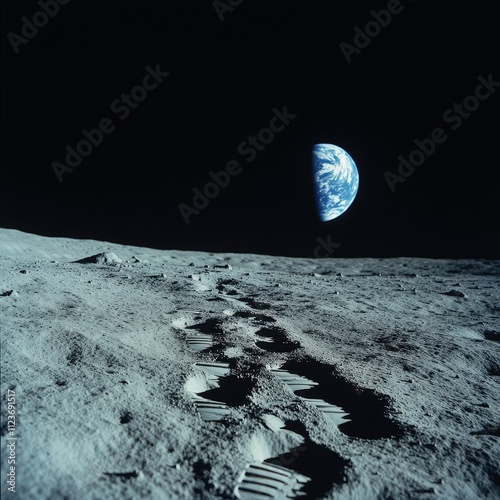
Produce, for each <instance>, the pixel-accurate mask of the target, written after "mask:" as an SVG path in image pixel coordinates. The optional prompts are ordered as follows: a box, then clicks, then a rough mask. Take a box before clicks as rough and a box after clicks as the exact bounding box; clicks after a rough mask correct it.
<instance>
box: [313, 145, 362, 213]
mask: <svg viewBox="0 0 500 500" xmlns="http://www.w3.org/2000/svg"><path fill="white" fill-rule="evenodd" d="M313 178H314V184H315V192H316V202H317V208H318V215H319V217H320V219H321V220H322V221H323V222H327V221H330V220H332V219H336V218H337V217H340V216H341V215H342V214H343V213H344V212H345V211H346V210H347V209H348V208H349V207H350V206H351V204H352V202H353V201H354V198H355V197H356V194H357V192H358V187H359V174H358V169H357V167H356V164H355V163H354V160H353V159H352V158H351V156H350V155H349V154H348V153H347V152H346V151H344V150H343V149H342V148H340V147H339V146H335V145H333V144H316V145H315V146H314V147H313Z"/></svg>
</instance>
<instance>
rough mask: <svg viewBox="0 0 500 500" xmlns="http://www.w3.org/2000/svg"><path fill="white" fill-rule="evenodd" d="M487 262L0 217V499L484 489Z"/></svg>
mask: <svg viewBox="0 0 500 500" xmlns="http://www.w3.org/2000/svg"><path fill="white" fill-rule="evenodd" d="M499 275H500V262H499V261H487V260H457V261H451V260H432V259H415V258H398V259H366V258H363V259H342V260H337V259H299V258H289V257H286V258H285V257H276V256H266V255H252V254H222V253H205V252H192V251H173V250H168V251H165V250H154V249H148V248H139V247H131V246H126V245H118V244H113V243H107V242H103V241H91V240H75V239H66V238H46V237H42V236H37V235H32V234H27V233H22V232H20V231H15V230H6V229H0V276H1V277H2V279H1V282H0V331H1V336H0V338H1V368H2V370H1V394H2V397H1V398H0V399H1V405H2V413H1V415H2V422H1V427H0V436H1V450H2V451H1V453H2V454H3V455H2V461H1V476H2V481H1V493H2V498H9V497H10V496H12V498H14V497H16V495H11V494H10V492H9V491H8V489H7V488H8V486H9V484H8V482H7V478H8V476H7V474H8V472H10V469H9V467H10V465H9V464H8V461H7V453H10V452H9V449H10V450H12V447H11V448H8V445H10V444H11V443H12V441H9V439H10V438H15V439H16V441H13V442H14V443H15V444H14V450H15V451H14V453H17V455H16V463H15V492H16V494H17V497H18V498H23V499H24V498H26V499H31V498H36V499H40V500H44V499H47V500H49V499H50V500H52V499H62V498H68V499H79V498H89V499H90V498H106V499H107V498H109V499H121V498H144V499H183V500H193V499H204V500H205V499H208V500H217V499H220V498H228V499H230V498H241V499H255V498H275V499H280V498H312V499H315V498H326V499H340V500H352V499H359V498H362V499H377V498H380V499H381V498H397V499H403V498H415V499H420V498H422V499H424V498H426V499H430V498H436V499H443V500H445V499H446V500H447V499H452V498H460V499H477V498H491V499H493V498H500V475H499V470H498V464H499V463H500V419H499V415H500V391H499V380H500V379H499V376H500V345H499V341H500V331H499V330H500V326H499V303H500V281H499ZM9 391H10V392H9ZM12 393H14V396H13V397H14V398H15V403H14V406H15V409H14V410H13V411H14V412H15V414H16V419H17V420H16V425H15V428H14V430H12V427H11V424H9V423H8V422H7V418H6V415H7V394H10V395H12ZM9 411H12V410H9ZM11 432H13V434H11Z"/></svg>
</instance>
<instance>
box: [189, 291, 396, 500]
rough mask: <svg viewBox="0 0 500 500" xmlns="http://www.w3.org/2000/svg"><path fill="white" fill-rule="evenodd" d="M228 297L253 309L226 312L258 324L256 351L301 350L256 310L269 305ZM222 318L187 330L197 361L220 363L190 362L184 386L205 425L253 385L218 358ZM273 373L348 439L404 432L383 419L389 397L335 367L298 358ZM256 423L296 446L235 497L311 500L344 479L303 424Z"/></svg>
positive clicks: (245, 474) (340, 466) (250, 476)
mask: <svg viewBox="0 0 500 500" xmlns="http://www.w3.org/2000/svg"><path fill="white" fill-rule="evenodd" d="M227 284H233V283H232V282H231V281H226V282H221V283H220V284H219V286H218V290H219V292H220V293H224V291H225V286H226V285H227ZM224 295H225V293H224ZM229 295H231V297H227V296H226V297H224V300H227V299H228V298H229V301H230V302H231V303H233V304H234V303H237V302H239V303H240V304H241V303H244V304H246V307H247V308H251V310H250V311H248V310H244V311H241V310H239V311H236V312H234V313H233V312H231V315H232V317H236V318H246V319H249V320H250V321H251V322H252V323H253V324H254V325H258V326H260V327H261V328H260V329H258V330H257V331H256V333H255V339H254V344H255V347H256V349H259V350H263V351H267V352H272V353H292V352H294V351H297V350H298V349H300V347H301V346H300V344H299V343H298V342H294V341H292V340H290V339H289V338H288V337H287V334H286V332H285V331H283V330H281V329H279V328H277V327H275V326H273V323H274V322H275V319H274V318H272V317H271V316H267V315H265V314H261V313H257V312H255V310H258V311H263V310H267V309H270V306H268V305H267V304H264V303H261V302H257V301H255V300H254V299H252V298H243V299H238V298H237V297H236V295H237V294H236V293H234V291H233V290H231V291H230V292H229ZM220 321H221V320H219V319H217V318H211V319H208V320H207V321H205V322H203V323H197V324H194V325H192V326H189V327H186V330H188V333H187V334H186V342H187V344H188V345H189V347H190V348H191V349H193V351H195V352H197V353H199V354H200V356H202V355H203V354H205V353H210V354H216V355H217V359H220V360H223V361H219V362H203V361H200V362H197V363H195V368H196V372H195V374H193V375H191V376H190V377H189V378H188V379H187V381H186V383H185V389H186V390H187V392H188V393H189V394H190V396H191V399H192V402H193V405H194V407H195V408H196V410H197V411H198V413H199V415H200V417H201V418H202V419H203V420H204V421H207V422H224V421H225V419H226V417H228V416H230V414H231V408H233V407H237V406H244V405H246V404H247V403H248V397H249V396H250V394H251V392H252V389H253V386H254V384H255V382H254V380H253V379H252V378H251V377H250V376H249V377H246V378H245V377H237V376H235V375H234V374H231V372H232V369H233V368H234V367H235V366H236V361H237V360H236V359H230V358H227V357H225V356H224V355H223V345H222V342H223V340H224V334H225V332H224V330H223V329H222V328H221V322H220ZM253 368H254V369H256V370H257V369H258V368H260V367H258V366H253ZM270 372H271V373H272V375H273V376H275V377H277V379H279V380H280V381H281V382H282V384H283V388H284V390H288V391H289V393H290V396H291V397H292V398H294V397H297V398H299V400H301V401H302V402H303V403H304V404H307V405H311V406H313V407H314V408H316V409H317V410H318V411H319V412H321V413H322V414H323V416H324V418H327V419H329V420H330V421H333V422H334V423H335V424H336V425H337V426H338V429H339V430H340V431H341V432H343V433H344V434H346V435H348V436H351V437H358V438H365V439H380V438H386V437H398V436H400V435H401V434H402V429H401V428H400V427H399V426H398V425H397V424H395V423H393V422H392V421H391V420H389V419H388V418H387V417H386V411H385V410H386V407H387V403H388V400H387V398H385V397H382V396H380V395H378V394H377V393H375V392H374V391H370V390H360V389H359V388H357V387H355V386H353V385H352V384H350V383H349V382H347V381H346V380H344V379H342V378H341V377H340V376H339V375H338V374H336V371H335V369H334V367H332V366H328V365H325V364H322V363H319V362H318V361H316V360H314V359H312V358H309V357H303V358H302V359H301V360H300V361H295V360H291V361H287V362H285V364H283V365H282V366H281V367H280V368H274V369H270ZM261 419H262V423H263V427H264V428H266V429H267V430H268V431H269V430H271V431H273V432H276V433H287V434H288V437H290V436H291V437H292V438H293V439H294V441H295V442H297V443H299V444H298V446H296V447H295V448H293V449H291V450H290V452H288V453H287V454H285V455H282V456H278V457H273V458H267V459H265V460H261V461H258V462H253V463H249V464H248V465H247V466H246V468H245V470H243V471H242V472H241V474H240V476H239V478H238V480H237V484H236V486H235V488H234V494H235V496H236V497H237V498H241V499H269V498H288V499H291V498H299V497H302V496H307V497H312V498H315V497H318V496H321V495H323V494H325V493H326V492H328V491H329V490H330V489H331V488H332V487H333V485H334V484H342V483H343V482H344V481H345V469H346V467H347V465H348V463H347V462H346V461H345V460H344V459H342V458H341V457H340V456H339V455H338V454H337V453H335V452H333V451H332V450H330V449H328V448H326V447H324V446H320V445H318V444H316V443H314V442H313V441H312V440H311V439H310V437H309V435H308V433H307V430H306V429H305V426H304V425H303V424H302V423H300V422H298V421H288V422H283V421H281V420H280V419H279V418H278V417H276V416H274V415H270V414H268V415H263V416H262V417H261Z"/></svg>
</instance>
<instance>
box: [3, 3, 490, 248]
mask: <svg viewBox="0 0 500 500" xmlns="http://www.w3.org/2000/svg"><path fill="white" fill-rule="evenodd" d="M393 1H395V0H393ZM42 3H43V2H42ZM221 3H224V1H221ZM225 3H227V4H229V2H225ZM233 3H235V4H236V3H237V2H233ZM103 4H104V5H103ZM269 4H271V5H269ZM346 4H347V5H346ZM400 4H401V6H402V12H400V13H399V14H394V15H393V16H392V20H391V21H390V23H389V24H388V26H387V27H384V28H382V29H381V32H380V34H379V35H377V36H375V37H374V38H372V39H371V41H370V43H369V45H368V46H367V47H365V48H363V49H361V51H360V53H358V54H353V55H352V61H351V62H350V63H348V62H347V61H346V58H345V57H344V55H343V53H342V51H341V49H340V47H339V45H340V44H341V43H342V42H346V43H349V44H353V38H354V35H355V31H354V29H355V27H359V28H360V29H362V30H363V29H364V28H365V25H366V23H367V22H368V21H371V20H372V19H373V18H372V15H371V13H370V11H371V10H375V11H380V10H385V9H387V6H388V2H387V1H378V2H356V1H354V2H349V3H347V2H344V3H340V2H331V1H329V2H326V1H325V2H320V1H317V2H309V3H306V2H291V1H284V0H277V1H273V2H263V1H250V0H243V1H242V2H241V3H240V4H239V5H238V6H235V7H234V9H233V10H232V11H229V10H228V11H227V12H225V13H224V20H223V21H221V20H220V18H219V16H218V14H217V11H216V9H215V7H214V5H213V3H212V1H205V2H153V1H145V2H138V1H134V2H131V1H126V0H120V1H118V0H109V1H106V2H92V1H86V2H77V1H75V0H73V1H68V2H67V4H65V5H59V12H58V13H57V14H55V15H54V17H53V18H51V19H50V20H49V22H48V23H47V24H46V25H45V26H43V27H40V28H39V32H38V33H37V34H36V35H34V36H33V37H32V38H31V39H29V40H28V39H25V40H26V43H24V42H23V43H20V44H18V45H16V43H15V42H14V43H13V42H12V40H14V38H13V35H12V33H15V34H17V35H21V29H22V25H23V22H24V21H23V19H22V18H23V17H24V16H25V17H26V18H27V19H28V20H32V19H33V16H34V15H35V13H37V12H39V11H40V10H41V7H40V4H39V3H37V2H36V1H27V0H24V1H19V0H16V1H13V0H10V1H7V0H5V1H3V2H2V16H1V18H2V21H1V22H2V37H3V38H2V41H3V44H2V76H1V78H2V157H1V179H0V180H1V188H2V191H1V200H2V210H1V211H0V226H2V227H10V228H15V229H20V230H23V231H29V232H35V233H39V234H44V235H49V236H67V237H76V238H93V239H105V240H109V241H115V242H120V243H129V244H138V245H144V246H152V247H158V248H178V249H198V250H209V251H237V252H257V253H268V254H278V255H289V256H303V257H312V256H313V255H314V252H315V248H316V247H317V245H318V242H317V238H323V240H326V239H327V238H328V237H329V238H330V241H334V242H337V243H338V244H339V245H340V246H339V247H338V248H336V249H335V253H334V254H332V255H334V256H338V257H342V256H382V257H391V256H400V255H401V256H402V255H407V256H423V257H478V258H483V257H484V258H491V257H497V258H498V257H500V251H499V250H500V244H499V237H498V233H499V227H500V225H499V223H498V215H499V211H498V208H499V201H498V200H499V198H500V196H499V189H498V185H497V179H499V177H500V176H499V175H498V170H499V168H500V161H499V160H500V153H499V150H498V143H499V132H500V124H499V111H500V88H498V90H496V91H494V92H491V96H490V97H489V98H487V99H485V100H484V101H482V102H481V103H480V106H479V108H478V109H477V110H476V111H474V112H472V113H470V117H468V118H466V119H465V118H464V119H463V121H462V123H460V125H458V121H454V122H451V120H449V121H448V123H447V122H446V121H444V118H443V115H444V113H445V112H446V111H447V110H448V109H449V108H452V107H453V105H454V104H455V103H458V104H462V103H463V101H464V99H465V98H467V97H468V96H470V95H473V94H474V92H475V89H476V87H477V86H478V84H479V81H478V77H480V76H482V77H484V78H485V79H488V77H489V75H490V74H492V75H493V76H492V79H493V80H494V81H498V82H500V64H499V63H500V45H499V34H500V33H499V30H498V23H497V16H496V14H495V10H494V9H496V3H495V2H492V1H478V2H474V4H473V5H472V4H470V3H465V4H460V3H458V2H453V3H452V2H445V4H446V5H445V4H443V3H440V6H439V7H436V5H435V4H434V3H433V2H429V1H427V2H425V1H416V0H413V1H410V0H401V3H400ZM393 5H396V4H393ZM42 17H43V16H42ZM42 20H43V19H42ZM9 34H10V35H9ZM16 40H19V39H16ZM13 45H16V50H17V53H16V50H14V46H13ZM148 66H149V67H150V68H152V69H154V68H157V67H158V68H160V71H162V72H168V73H169V76H168V77H165V78H164V80H163V82H162V83H159V84H158V86H157V87H156V88H155V89H152V90H150V91H148V92H147V95H146V97H145V99H144V100H143V101H142V102H140V103H139V104H138V105H137V107H136V108H135V109H132V110H130V114H129V115H128V116H127V117H126V118H125V119H123V120H121V119H120V116H119V113H117V112H114V111H113V110H112V109H111V105H112V103H113V102H114V101H116V100H117V99H120V96H121V94H122V93H130V91H131V89H132V88H133V87H135V86H136V85H138V84H141V83H142V81H143V79H144V77H145V75H146V74H147V70H146V67H148ZM148 82H149V83H150V84H152V80H151V79H149V80H148ZM285 107H286V109H287V110H288V112H289V113H290V114H293V115H296V118H294V119H292V120H290V124H289V125H287V126H286V127H285V129H284V130H283V131H282V132H279V133H277V134H276V136H275V138H274V139H273V141H272V142H270V143H269V144H268V145H267V146H266V147H265V149H264V150H263V151H261V152H259V153H258V154H257V156H256V157H255V159H254V160H253V161H252V162H247V161H246V158H245V157H244V156H243V155H242V154H241V153H240V152H238V147H239V145H240V144H241V143H242V142H243V141H245V140H247V137H248V136H249V135H255V134H256V133H258V132H259V130H260V129H262V128H263V127H267V126H268V124H269V121H270V119H271V117H272V116H273V109H277V110H279V111H282V110H283V109H284V108H285ZM115 109H116V108H115ZM122 116H123V115H122ZM449 116H450V115H449ZM105 118H109V119H110V120H111V122H112V125H113V126H114V127H115V128H114V130H113V131H112V132H111V133H109V134H107V135H105V136H104V139H103V141H102V143H101V144H100V145H99V146H96V147H94V148H93V151H92V153H91V154H90V155H89V156H88V157H86V158H83V160H82V161H81V163H80V165H79V166H78V167H76V168H75V169H74V170H73V171H72V172H71V173H66V174H64V175H63V182H59V181H58V178H57V176H56V174H55V172H54V170H53V167H52V163H53V162H54V161H57V162H61V163H64V162H65V156H66V154H67V153H66V151H65V147H66V146H67V145H69V146H71V147H73V148H75V147H76V146H77V144H78V142H79V141H81V140H82V139H83V138H84V137H83V135H82V129H87V130H90V129H94V128H96V127H97V126H98V125H99V122H100V121H101V120H103V119H105ZM452 125H455V127H456V129H455V130H453V128H452ZM438 127H440V128H443V130H445V132H446V133H447V139H446V141H444V143H442V144H440V145H437V147H436V150H435V152H434V153H433V154H432V155H431V156H430V157H428V158H427V159H426V160H425V162H424V163H423V164H422V165H421V166H419V167H417V168H415V172H414V173H413V174H412V175H411V176H409V177H408V178H407V179H406V180H405V182H404V183H399V184H397V185H396V186H395V192H391V190H390V189H389V186H388V183H387V182H386V179H385V178H384V172H387V171H392V172H395V173H397V166H398V160H397V157H398V156H399V155H403V156H405V157H408V155H409V153H410V152H411V151H412V150H413V149H415V147H416V146H415V144H414V140H415V139H425V138H428V137H429V136H430V135H431V133H432V131H433V130H434V129H435V128H438ZM318 142H329V143H334V144H337V145H339V146H341V147H343V148H344V149H346V150H347V151H348V152H349V153H350V154H351V156H352V157H353V158H354V160H355V161H356V163H357V166H358V169H359V173H360V189H359V194H358V197H357V198H356V201H355V202H354V204H353V205H352V207H351V208H350V209H349V210H348V212H346V213H345V214H344V215H342V216H341V217H340V218H338V219H336V220H334V221H331V222H329V223H326V224H323V223H320V222H319V220H318V218H317V216H316V211H315V205H314V196H313V190H312V189H313V188H312V184H311V172H310V154H311V148H312V146H313V144H315V143H318ZM231 160H237V161H238V162H239V164H240V166H241V168H242V171H241V173H240V174H238V175H237V176H234V177H233V178H232V179H231V182H230V184H229V186H227V187H226V188H224V189H221V192H220V194H219V195H218V196H217V197H216V198H215V199H213V200H211V201H210V203H209V204H208V206H207V207H206V208H205V209H204V210H201V211H200V213H199V214H197V215H193V216H192V217H191V218H190V223H189V225H186V223H185V221H184V220H183V217H182V215H181V213H180V211H179V204H181V203H186V204H189V205H192V199H193V196H194V195H193V188H198V189H201V190H203V188H204V186H205V184H206V183H207V182H208V181H210V180H211V179H210V176H209V173H210V171H214V172H218V171H220V170H223V169H224V168H225V166H226V164H227V163H228V162H229V161H231Z"/></svg>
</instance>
